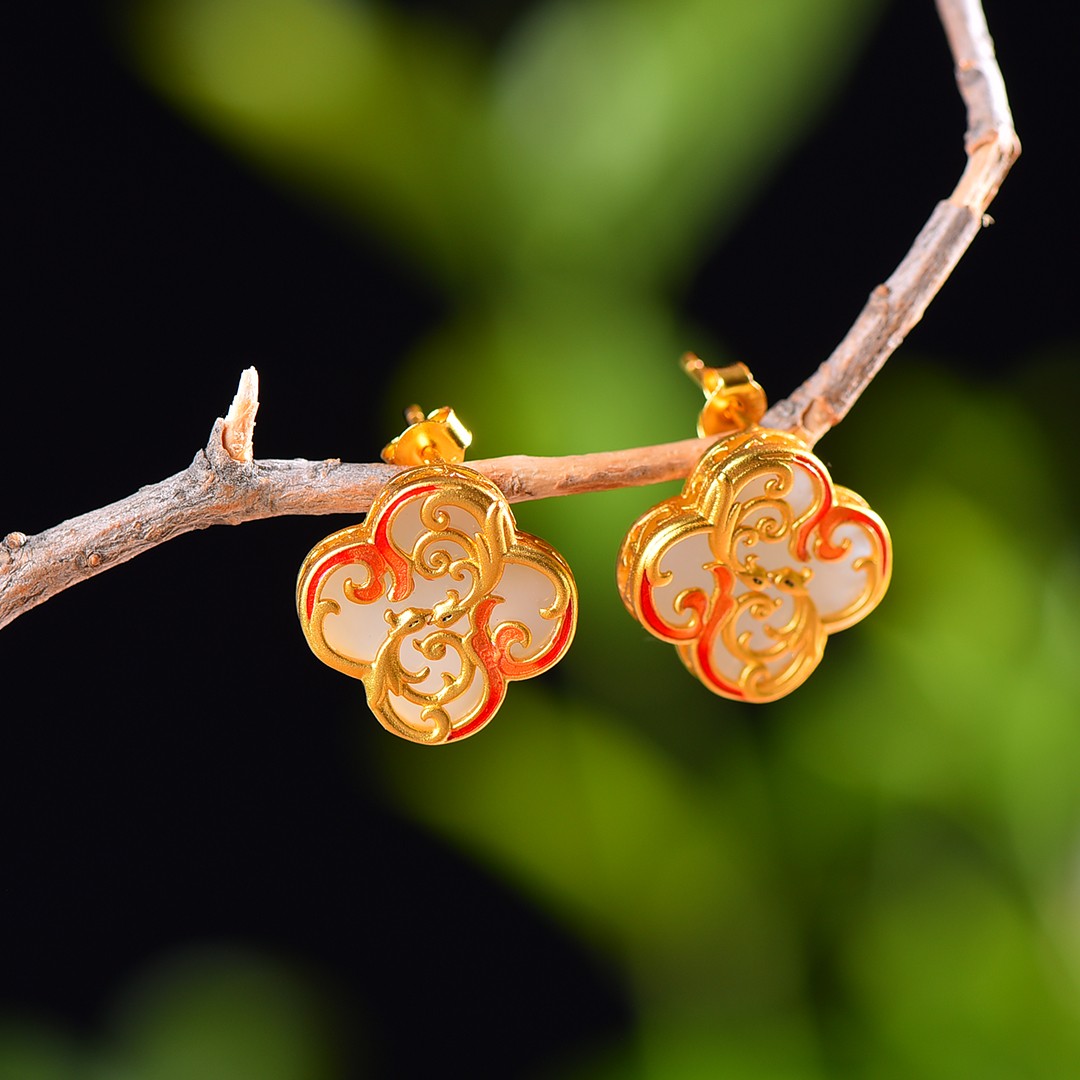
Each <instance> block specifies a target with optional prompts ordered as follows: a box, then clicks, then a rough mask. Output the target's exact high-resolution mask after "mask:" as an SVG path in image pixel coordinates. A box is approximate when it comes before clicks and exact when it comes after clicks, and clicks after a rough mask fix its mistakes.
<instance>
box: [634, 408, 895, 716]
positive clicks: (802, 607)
mask: <svg viewBox="0 0 1080 1080" xmlns="http://www.w3.org/2000/svg"><path fill="white" fill-rule="evenodd" d="M891 569H892V552H891V545H890V540H889V533H888V530H887V529H886V528H885V525H884V523H883V522H882V520H881V519H880V518H879V517H878V516H877V514H875V513H874V512H873V511H872V510H871V509H870V508H869V507H868V506H867V504H866V503H865V502H864V501H863V500H862V499H861V498H860V497H859V496H858V495H856V494H855V493H854V492H852V491H849V490H847V489H846V488H842V487H838V486H836V485H834V484H833V482H832V479H831V478H830V476H829V473H828V471H827V470H826V468H825V466H824V465H823V464H822V463H821V461H820V460H819V459H818V458H817V457H815V456H814V454H812V453H811V452H810V451H809V450H808V449H807V448H806V447H805V445H804V444H803V443H802V442H801V441H800V440H799V439H797V438H795V437H794V436H792V435H788V434H786V433H783V432H780V431H772V430H768V429H763V428H751V429H750V430H749V431H746V432H740V433H738V434H736V435H732V436H729V437H728V438H726V439H723V440H721V441H720V442H718V443H717V444H716V445H715V446H713V447H711V448H710V449H709V450H708V451H707V452H706V453H705V454H704V455H703V457H702V458H701V460H700V461H699V462H698V464H697V465H696V466H695V468H694V471H693V472H692V473H691V474H690V477H689V478H688V479H687V481H686V484H685V486H684V488H683V491H682V493H681V494H680V495H678V496H676V497H674V498H671V499H667V500H665V501H664V502H662V503H660V504H659V505H658V506H655V507H653V508H652V509H651V510H650V511H648V512H647V513H646V514H644V515H643V516H642V517H641V518H640V519H639V520H638V521H637V522H636V523H635V524H634V525H633V526H632V528H631V529H630V532H629V534H628V535H627V537H626V539H625V541H624V542H623V547H622V551H621V553H620V557H619V564H618V580H619V588H620V591H621V593H622V597H623V601H624V603H625V604H626V606H627V608H628V610H629V611H630V613H631V614H632V615H633V616H634V617H635V618H636V619H638V620H639V621H640V622H641V623H642V625H644V626H645V627H646V628H647V629H648V630H649V631H650V632H651V633H653V634H655V635H656V636H657V637H659V638H661V639H662V640H663V641H668V642H671V643H672V644H673V645H675V646H676V648H677V650H678V653H679V656H680V657H681V658H682V660H683V663H685V664H686V666H687V667H688V668H689V669H690V670H691V671H692V672H693V673H694V674H695V675H696V676H697V677H698V678H699V679H700V680H701V681H702V682H703V683H704V684H705V685H706V686H707V687H708V688H709V689H710V690H712V691H714V692H715V693H717V694H720V695H722V696H723V697H728V698H734V699H736V700H740V701H750V702H765V701H773V700H775V699H776V698H779V697H782V696H783V695H785V694H787V693H790V692H791V691H792V690H794V689H795V688H796V687H797V686H799V685H801V684H802V683H803V682H804V681H805V680H806V678H807V677H808V676H809V675H810V673H811V672H812V671H813V670H814V668H816V667H817V665H818V663H819V662H820V660H821V657H822V654H823V652H824V649H825V642H826V639H827V637H828V635H829V634H831V633H835V632H836V631H838V630H843V629H844V628H845V627H848V626H851V625H852V624H853V623H856V622H858V621H859V620H860V619H862V618H863V617H864V616H865V615H867V614H869V613H870V612H871V611H872V610H873V609H874V608H875V607H876V606H877V604H878V602H879V601H880V600H881V598H882V596H883V595H884V594H885V590H886V588H887V587H888V584H889V576H890V573H891Z"/></svg>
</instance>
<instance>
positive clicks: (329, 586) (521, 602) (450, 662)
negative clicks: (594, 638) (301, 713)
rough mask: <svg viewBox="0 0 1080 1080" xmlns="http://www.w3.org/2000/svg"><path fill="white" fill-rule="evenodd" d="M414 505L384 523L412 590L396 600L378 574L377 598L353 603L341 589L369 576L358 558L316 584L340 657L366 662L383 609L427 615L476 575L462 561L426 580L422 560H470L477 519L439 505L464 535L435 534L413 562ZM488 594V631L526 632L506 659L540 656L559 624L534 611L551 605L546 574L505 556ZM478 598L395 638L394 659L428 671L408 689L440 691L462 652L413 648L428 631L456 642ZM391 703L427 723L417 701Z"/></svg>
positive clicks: (474, 688)
mask: <svg viewBox="0 0 1080 1080" xmlns="http://www.w3.org/2000/svg"><path fill="white" fill-rule="evenodd" d="M421 502H422V500H420V499H417V500H414V501H412V502H409V503H406V504H405V505H404V506H403V507H402V508H401V509H400V510H399V511H398V512H397V514H396V515H395V518H394V520H393V521H392V523H391V526H390V535H391V537H392V539H393V542H394V545H395V546H396V547H397V548H398V549H399V551H401V552H403V553H404V556H405V558H406V559H407V560H409V561H410V562H411V563H412V591H411V592H410V593H409V595H408V596H407V597H405V598H404V599H403V600H398V601H394V600H391V599H390V598H389V595H388V594H389V590H390V588H391V587H392V585H393V578H392V575H391V574H390V573H389V571H387V572H386V573H385V574H384V577H383V585H384V592H383V595H382V596H380V597H379V598H378V599H376V600H374V601H372V602H370V603H362V602H357V601H356V600H355V599H353V598H352V596H351V594H350V593H348V592H347V591H346V588H345V583H346V582H347V581H348V580H349V579H352V582H353V584H354V585H358V586H364V585H366V584H367V583H368V579H369V577H370V575H369V573H368V571H367V569H366V567H365V566H364V565H363V564H359V563H348V564H344V565H342V566H338V567H336V568H335V569H334V570H333V571H331V573H330V574H328V575H327V577H326V579H325V580H324V581H323V583H322V586H321V589H320V594H319V595H320V598H321V599H323V600H333V601H335V602H336V603H337V604H338V606H339V608H340V610H339V611H338V612H336V613H329V614H327V615H326V616H325V617H324V619H323V623H322V630H323V636H324V638H325V640H326V643H327V645H329V646H330V648H331V649H333V650H334V652H336V653H338V654H339V655H341V656H344V657H346V658H348V659H351V660H359V661H364V662H367V663H371V662H372V661H373V660H374V659H375V656H376V654H377V652H378V650H379V648H380V646H381V645H382V644H383V643H384V642H385V641H386V639H387V637H388V635H389V634H391V633H392V632H393V627H392V626H391V624H390V623H388V621H387V613H388V612H389V613H391V614H392V616H393V617H394V618H395V620H397V617H399V616H401V615H402V613H403V612H404V611H406V609H413V610H416V611H421V612H425V613H430V612H431V611H432V609H433V608H434V607H435V606H436V605H437V604H439V603H441V602H443V601H446V600H448V599H450V594H451V592H456V593H457V599H458V600H459V601H461V600H465V599H466V597H468V595H469V592H470V590H471V589H472V587H473V584H474V577H475V575H476V570H475V569H474V568H472V567H471V566H463V567H462V568H461V571H460V573H459V575H458V577H456V578H455V577H452V576H451V575H450V574H449V573H447V572H443V573H442V574H439V575H438V576H435V577H428V576H425V571H424V569H423V566H424V565H425V564H426V565H427V566H431V565H432V563H433V561H437V559H438V554H437V553H439V552H445V553H446V555H447V556H449V558H450V559H451V560H456V559H471V558H473V556H474V552H473V551H471V550H470V549H469V545H470V544H472V543H476V540H475V537H476V533H477V532H478V531H479V530H480V524H481V523H480V522H479V521H478V520H477V519H476V518H475V517H474V516H473V515H472V514H471V513H469V512H468V511H467V510H464V509H462V508H460V507H457V506H452V507H445V508H444V509H445V510H446V511H447V512H448V514H449V528H450V529H452V530H453V529H456V530H460V531H461V532H462V533H464V534H465V538H464V541H456V540H454V539H452V538H444V539H439V540H437V541H436V542H434V543H432V544H429V545H428V546H427V547H426V549H424V550H422V551H419V552H415V554H416V555H417V558H416V560H415V561H414V560H413V559H412V555H413V554H414V549H415V546H416V542H417V540H418V539H419V538H420V537H421V536H422V534H423V533H425V532H427V531H428V530H427V528H426V527H425V526H424V525H422V524H421V521H420V506H421ZM489 595H492V596H495V597H500V598H501V601H500V602H499V603H497V604H496V605H495V607H494V609H493V610H492V612H491V615H490V618H489V619H488V629H489V631H490V632H492V633H494V631H495V629H496V628H497V627H498V626H499V624H500V623H504V622H519V623H521V624H523V625H524V626H525V627H526V628H527V629H528V631H529V632H530V634H531V640H530V641H529V643H528V645H523V644H515V645H512V646H511V648H510V650H509V653H510V658H511V659H512V660H515V661H519V662H521V661H526V660H530V659H534V658H535V657H537V656H539V655H540V654H542V653H543V651H544V650H545V649H546V648H547V647H548V646H549V645H550V644H551V642H552V639H553V636H554V634H555V633H556V631H557V630H558V627H559V625H560V621H561V620H559V619H545V618H543V616H542V615H541V611H543V610H545V609H548V608H550V607H551V605H552V604H554V602H555V597H556V590H555V584H554V583H553V582H552V581H551V580H550V579H549V578H548V576H547V575H546V574H544V573H542V572H541V571H540V570H538V569H536V568H535V567H533V566H530V565H527V564H525V563H519V562H514V561H512V560H506V561H504V562H503V566H502V573H501V575H500V577H499V578H498V580H497V582H496V583H495V585H494V587H493V588H492V589H491V590H490V592H489ZM482 599H484V597H482V596H476V597H473V599H472V602H471V604H470V607H469V610H462V611H461V613H460V614H459V615H458V617H457V619H455V621H454V622H452V623H450V624H446V623H444V624H442V625H441V626H434V625H432V624H431V623H430V622H429V623H425V624H423V625H421V626H420V627H418V628H417V629H416V630H414V631H411V632H408V633H406V634H405V635H404V636H403V637H401V638H400V639H399V645H398V647H399V652H398V656H399V658H400V661H401V664H402V665H403V666H404V667H405V668H406V669H407V670H408V671H411V672H421V671H423V670H424V668H427V669H428V674H427V675H426V677H425V678H424V679H422V680H421V681H419V682H416V683H411V684H410V685H411V688H412V689H413V690H414V691H418V692H420V693H434V692H435V691H438V690H440V689H441V688H442V687H443V685H444V682H445V681H447V680H446V679H444V676H449V677H450V678H453V677H455V676H457V675H458V674H459V673H460V671H461V667H462V664H461V655H460V654H459V652H458V651H457V650H456V649H455V648H453V646H452V644H451V643H447V644H446V647H445V651H444V654H443V655H442V656H441V657H428V656H425V655H424V654H423V653H421V652H420V650H419V648H418V646H420V645H421V643H422V642H423V641H424V640H425V639H426V638H427V637H428V636H429V635H431V634H434V633H440V634H442V633H443V632H446V631H449V632H450V633H451V634H452V635H454V637H455V638H456V640H457V641H458V642H460V641H462V640H463V638H464V637H465V636H466V635H468V634H469V632H470V630H471V628H472V622H471V619H470V610H472V609H474V608H475V605H476V603H478V602H479V601H480V600H482ZM485 681H486V680H485V675H484V671H483V669H482V668H481V669H479V670H477V671H476V672H474V674H473V676H472V679H471V682H470V684H469V686H468V687H467V689H465V690H464V691H463V692H462V693H461V694H460V695H459V696H457V697H455V698H454V699H453V700H451V701H449V702H447V703H446V706H445V708H446V711H447V713H448V714H449V716H450V719H451V722H456V721H457V720H458V719H459V718H461V717H464V716H467V715H468V714H469V713H470V712H471V711H472V710H474V709H475V708H476V707H477V706H478V705H479V703H480V700H481V696H482V695H483V693H484V690H485ZM392 700H393V708H394V710H395V711H396V712H397V713H398V714H399V715H400V716H401V717H402V719H404V720H405V721H407V722H408V723H410V724H414V725H416V726H417V727H419V728H424V727H430V726H432V725H431V724H430V722H425V721H421V719H420V713H421V711H422V709H423V706H422V705H416V704H413V703H411V702H409V701H407V700H405V699H404V698H402V697H399V696H397V695H393V694H392Z"/></svg>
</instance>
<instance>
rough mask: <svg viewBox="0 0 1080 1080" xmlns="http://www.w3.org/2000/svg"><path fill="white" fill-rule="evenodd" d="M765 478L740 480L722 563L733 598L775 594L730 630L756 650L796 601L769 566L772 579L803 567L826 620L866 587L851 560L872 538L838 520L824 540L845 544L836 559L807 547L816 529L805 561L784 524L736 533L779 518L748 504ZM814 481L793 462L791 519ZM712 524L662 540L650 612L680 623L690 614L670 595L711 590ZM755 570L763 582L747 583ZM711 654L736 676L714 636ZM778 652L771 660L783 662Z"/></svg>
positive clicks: (735, 665) (737, 665) (807, 501)
mask: <svg viewBox="0 0 1080 1080" xmlns="http://www.w3.org/2000/svg"><path fill="white" fill-rule="evenodd" d="M765 485H766V480H765V479H763V478H760V477H759V478H757V479H755V480H754V481H752V482H751V483H749V484H747V485H746V486H745V487H744V488H743V489H742V490H741V491H740V492H739V502H740V503H741V506H742V512H741V514H740V515H739V517H738V522H737V525H736V529H735V533H736V535H737V536H738V539H737V540H736V543H735V545H734V550H733V551H732V552H731V558H730V560H729V562H728V565H729V567H730V569H731V570H732V571H734V572H735V574H736V581H735V584H734V587H733V590H732V595H733V597H734V598H736V599H737V598H738V597H739V596H742V595H744V594H745V593H747V592H748V591H760V592H762V593H764V594H765V595H766V596H767V597H768V599H769V600H770V601H771V602H776V601H779V603H778V604H777V606H776V607H775V608H774V609H772V610H771V611H770V612H769V615H768V618H767V620H762V619H758V618H755V617H754V616H753V615H752V614H751V613H750V611H749V610H747V611H744V612H743V613H742V614H741V615H740V618H739V622H738V626H737V632H738V633H740V634H741V633H743V632H749V633H750V635H751V636H750V638H749V640H748V645H749V647H750V648H751V649H755V650H762V649H767V648H769V646H770V645H772V644H773V643H774V642H775V640H776V639H775V637H773V636H771V635H770V634H769V632H768V630H767V628H766V627H767V626H771V627H773V628H779V627H782V626H784V625H786V624H787V623H788V621H789V620H790V619H791V618H792V616H793V614H794V612H795V601H794V599H793V595H792V592H791V591H790V590H789V589H788V588H785V587H784V585H783V584H782V583H781V582H779V581H777V580H775V579H774V580H770V579H769V578H768V575H769V573H770V572H771V573H772V574H773V575H774V578H779V577H781V574H780V573H779V572H781V571H786V570H790V571H794V572H795V573H796V574H800V573H801V572H804V571H806V570H809V571H810V576H809V577H808V578H807V580H806V582H805V586H804V587H805V591H806V594H807V595H808V596H809V598H810V600H811V601H812V602H813V605H814V607H815V609H816V611H817V613H818V615H819V616H820V617H821V618H822V619H824V620H825V621H826V622H827V621H828V620H829V618H830V617H831V616H834V615H837V614H839V613H840V612H843V611H845V610H847V609H848V608H849V607H850V606H851V605H852V604H854V603H856V602H857V601H858V600H859V598H860V597H861V596H862V595H863V594H864V593H865V591H866V587H867V575H866V571H865V570H863V569H856V568H855V567H854V565H853V564H854V563H855V562H856V561H857V560H859V559H862V558H865V557H867V556H870V555H872V554H873V553H874V550H875V548H874V544H873V541H872V538H871V536H870V534H869V532H868V530H867V529H866V528H865V527H864V526H861V525H859V524H857V523H854V522H849V523H845V524H842V525H839V526H837V527H836V528H835V529H834V530H833V532H832V536H831V541H832V543H833V544H834V545H836V546H838V547H842V546H844V544H845V542H846V544H847V550H846V551H845V552H844V554H843V555H842V556H841V557H840V558H838V559H820V558H818V557H816V556H815V555H813V554H812V552H813V547H814V542H815V541H816V540H817V539H818V534H817V532H816V531H815V532H814V533H813V534H812V535H811V537H810V543H809V545H808V546H809V551H808V555H809V557H808V558H807V559H806V560H802V559H800V558H798V556H797V555H796V554H795V553H794V551H793V550H792V535H791V531H790V530H787V531H785V533H784V535H783V536H781V537H780V538H778V539H770V538H768V537H766V536H762V535H761V533H760V532H758V531H754V532H744V533H742V534H741V535H739V530H740V529H746V528H748V527H749V528H750V529H755V530H756V529H757V527H758V526H759V525H760V524H761V523H762V522H763V521H771V522H774V523H776V524H777V525H779V523H780V521H781V517H780V512H779V511H778V510H777V509H776V508H775V507H771V506H769V505H768V504H767V503H765V502H762V503H760V504H758V505H756V506H755V505H750V504H751V503H752V502H753V500H755V499H758V498H761V497H763V496H765V497H766V498H767V497H768V496H767V495H766V486H765ZM815 495H816V487H815V484H814V482H813V481H812V479H811V478H810V476H809V475H808V474H807V473H806V472H804V471H803V470H802V469H798V468H797V469H795V473H794V483H793V484H792V487H791V490H790V491H788V492H787V493H785V494H784V496H783V498H784V500H785V501H786V502H787V504H788V506H789V507H790V508H791V519H797V518H798V517H799V516H800V515H803V514H805V513H806V511H807V510H808V509H810V507H811V504H812V503H813V502H814V500H815ZM789 520H790V519H789ZM712 533H713V530H712V529H711V528H703V529H702V530H701V531H700V532H695V533H691V534H690V535H688V536H684V537H683V538H682V539H680V540H678V541H676V542H675V543H673V544H671V545H670V546H669V547H667V548H666V549H665V550H664V552H663V554H662V555H661V558H660V560H659V562H658V567H657V568H658V569H659V570H660V571H661V572H664V573H670V574H671V577H670V579H669V580H668V581H666V582H663V583H659V580H657V584H656V587H655V588H654V590H653V602H654V604H655V605H656V608H657V612H658V613H659V615H660V617H661V618H663V619H664V620H665V621H666V622H668V623H669V624H670V625H672V626H676V627H677V626H685V625H686V624H687V622H688V621H689V619H690V617H691V615H690V612H688V611H682V612H677V611H676V610H675V606H674V605H675V601H676V599H677V598H678V597H679V595H680V594H682V593H683V592H684V591H686V590H688V589H700V590H702V591H703V592H704V593H705V595H706V596H711V595H712V593H713V590H714V589H715V587H716V579H715V578H714V576H713V574H712V573H711V572H710V571H709V570H708V569H707V567H708V566H710V565H711V564H713V563H714V562H715V561H716V557H715V555H714V553H713V551H712V548H711V546H710V537H711V536H712ZM752 568H753V569H755V570H758V571H761V572H762V574H761V575H760V576H762V577H764V578H765V581H764V583H763V584H762V585H760V586H755V585H753V584H751V583H750V581H749V578H750V576H751V575H750V574H749V573H748V571H750V570H751V569H752ZM713 660H714V663H715V665H716V667H717V668H718V669H719V670H720V671H721V672H722V673H723V674H725V675H727V676H728V677H730V678H735V677H737V676H738V674H739V671H740V670H741V667H742V664H741V661H739V660H737V659H735V658H733V657H732V656H731V655H730V654H729V653H728V651H727V649H726V648H725V647H724V646H723V645H721V644H720V639H719V638H717V641H716V642H715V648H714V655H713ZM782 664H783V658H781V659H779V660H778V661H777V665H778V666H782Z"/></svg>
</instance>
